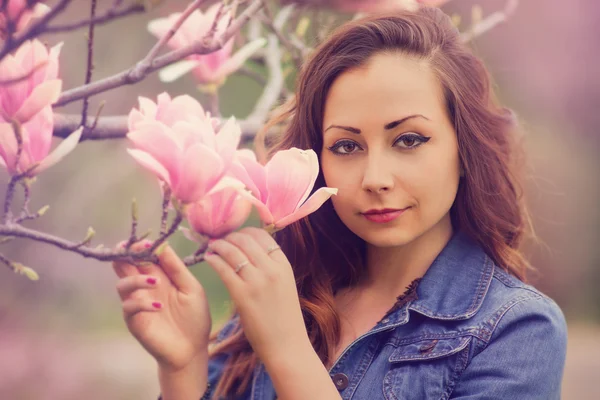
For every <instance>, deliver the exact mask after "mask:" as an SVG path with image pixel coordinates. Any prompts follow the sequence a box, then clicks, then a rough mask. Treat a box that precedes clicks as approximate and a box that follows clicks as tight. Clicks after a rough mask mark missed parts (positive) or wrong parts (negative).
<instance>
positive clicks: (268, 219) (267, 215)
mask: <svg viewBox="0 0 600 400" xmlns="http://www.w3.org/2000/svg"><path fill="white" fill-rule="evenodd" d="M242 196H245V197H246V198H247V199H248V200H249V201H250V202H251V203H252V204H253V205H254V206H256V210H257V211H258V217H259V218H260V220H261V221H262V222H263V223H264V224H265V225H271V224H273V223H275V219H274V218H273V214H271V211H270V210H269V208H268V207H267V205H266V204H265V203H263V202H262V201H260V200H259V199H257V198H256V197H254V196H253V195H252V194H251V193H250V192H242Z"/></svg>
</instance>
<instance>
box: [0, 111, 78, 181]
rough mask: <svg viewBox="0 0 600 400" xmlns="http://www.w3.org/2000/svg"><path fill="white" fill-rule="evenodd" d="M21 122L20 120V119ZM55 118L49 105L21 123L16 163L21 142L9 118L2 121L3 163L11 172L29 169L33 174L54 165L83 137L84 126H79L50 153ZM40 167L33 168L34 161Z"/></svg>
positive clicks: (0, 159)
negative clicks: (21, 148)
mask: <svg viewBox="0 0 600 400" xmlns="http://www.w3.org/2000/svg"><path fill="white" fill-rule="evenodd" d="M17 124H18V123H17ZM53 128H54V119H53V114H52V107H50V106H46V107H45V108H44V109H42V110H41V111H40V112H38V113H37V114H35V115H34V116H33V117H32V118H31V119H29V120H28V121H27V122H25V123H24V124H21V125H20V129H21V137H22V140H23V150H22V152H21V155H20V157H19V162H18V163H17V151H18V144H17V139H16V137H15V133H14V131H13V125H12V124H11V123H9V122H1V123H0V166H1V167H3V168H6V169H7V171H8V173H9V174H10V175H18V174H21V173H24V172H27V171H28V172H27V175H28V176H30V177H32V176H35V175H37V174H39V173H40V172H42V171H44V170H45V169H47V168H49V167H51V166H52V165H54V164H56V163H57V162H58V161H60V160H61V159H62V158H63V157H64V156H66V155H67V154H69V153H70V152H71V151H72V150H73V149H74V148H75V146H77V143H78V142H79V139H80V138H81V133H82V131H83V128H79V129H78V130H76V131H75V132H73V133H72V134H71V135H69V137H68V138H66V139H65V140H63V141H62V142H61V143H60V144H59V145H58V146H57V147H56V149H54V151H53V152H52V153H51V154H48V153H50V147H51V145H52V130H53ZM36 164H38V165H37V167H35V168H33V169H32V170H30V168H32V167H33V166H34V165H36Z"/></svg>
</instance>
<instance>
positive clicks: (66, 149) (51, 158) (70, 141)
mask: <svg viewBox="0 0 600 400" xmlns="http://www.w3.org/2000/svg"><path fill="white" fill-rule="evenodd" d="M82 133H83V127H80V128H79V129H77V130H76V131H75V132H73V133H71V134H70V135H69V137H67V138H66V139H64V140H63V141H62V142H60V144H59V145H58V146H57V147H56V148H55V149H54V151H53V152H52V153H50V155H48V157H46V158H44V159H43V160H42V162H41V163H40V165H39V166H38V167H37V168H36V169H34V170H33V171H32V174H39V173H40V172H42V171H44V170H46V169H48V168H50V167H51V166H53V165H54V164H56V163H57V162H59V161H60V160H62V159H63V158H64V157H65V156H66V155H67V154H69V153H70V152H71V151H73V149H74V148H75V146H77V144H78V143H79V139H81V134H82Z"/></svg>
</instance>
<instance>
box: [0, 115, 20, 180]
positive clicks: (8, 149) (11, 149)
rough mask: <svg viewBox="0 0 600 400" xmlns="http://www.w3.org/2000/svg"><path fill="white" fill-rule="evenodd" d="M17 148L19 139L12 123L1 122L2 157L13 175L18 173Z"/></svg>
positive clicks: (0, 153)
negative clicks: (16, 162)
mask: <svg viewBox="0 0 600 400" xmlns="http://www.w3.org/2000/svg"><path fill="white" fill-rule="evenodd" d="M17 149H18V145H17V139H16V138H15V133H14V131H13V127H12V124H10V123H8V122H4V123H0V157H1V158H2V159H3V160H4V165H6V166H7V170H8V173H9V174H11V175H14V174H16V173H17V169H16V165H15V161H16V156H17Z"/></svg>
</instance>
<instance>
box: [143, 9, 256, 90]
mask: <svg viewBox="0 0 600 400" xmlns="http://www.w3.org/2000/svg"><path fill="white" fill-rule="evenodd" d="M220 6H221V4H220V3H217V4H214V5H213V6H211V7H209V8H208V10H206V12H205V13H203V12H201V11H200V10H195V11H194V12H193V13H192V14H191V15H190V16H189V17H188V18H187V19H186V20H185V22H184V23H183V24H182V25H181V27H180V28H179V29H178V30H177V32H176V33H175V35H173V37H172V38H171V39H170V40H169V42H168V45H169V46H170V47H171V48H172V49H175V50H176V49H180V48H182V47H186V46H189V45H191V44H192V43H194V42H195V41H197V40H202V38H204V37H205V36H206V35H207V34H208V33H209V31H210V29H211V27H212V25H213V22H214V20H215V18H216V17H217V13H218V10H219V7H220ZM180 15H181V13H174V14H171V15H170V16H168V17H166V18H159V19H155V20H153V21H150V23H149V24H148V30H149V31H150V33H152V34H153V35H154V36H156V37H157V38H161V37H163V36H164V35H165V34H167V33H168V32H169V30H170V29H171V27H172V26H173V24H174V23H175V21H177V19H178V18H179V16H180ZM231 17H232V16H231V13H230V12H224V13H223V14H222V15H221V17H220V19H219V21H218V23H217V25H216V31H215V33H214V35H215V37H219V36H221V35H222V34H223V33H224V32H225V30H226V29H227V27H228V25H229V22H230V20H231ZM233 42H234V40H233V38H232V39H230V40H229V41H227V42H226V43H225V44H224V45H223V47H222V48H221V49H220V50H217V51H215V52H213V53H210V54H196V55H192V56H190V57H188V58H187V59H186V60H183V61H179V62H177V63H174V64H172V65H169V66H167V67H165V68H163V69H162V70H161V71H160V73H159V77H160V79H161V80H162V81H163V82H172V81H174V80H176V79H178V78H180V77H181V76H183V75H185V74H186V73H188V72H190V71H191V72H192V74H193V76H194V78H195V79H196V80H197V81H198V83H200V84H216V85H221V84H222V83H223V82H224V81H225V79H226V78H227V76H228V75H231V74H232V73H234V72H235V71H237V70H238V69H239V68H240V67H241V66H242V65H243V64H244V62H245V61H246V60H247V59H248V58H249V57H250V56H251V55H252V54H254V53H255V52H256V51H257V50H258V49H259V48H261V47H263V46H264V45H265V43H266V41H265V39H262V38H261V39H257V40H254V41H252V42H250V43H247V44H246V45H245V46H243V47H242V48H241V49H239V50H238V51H237V52H236V53H235V54H232V53H233Z"/></svg>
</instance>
